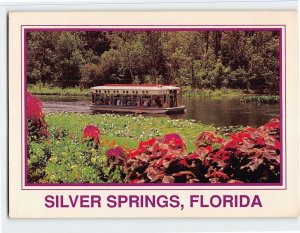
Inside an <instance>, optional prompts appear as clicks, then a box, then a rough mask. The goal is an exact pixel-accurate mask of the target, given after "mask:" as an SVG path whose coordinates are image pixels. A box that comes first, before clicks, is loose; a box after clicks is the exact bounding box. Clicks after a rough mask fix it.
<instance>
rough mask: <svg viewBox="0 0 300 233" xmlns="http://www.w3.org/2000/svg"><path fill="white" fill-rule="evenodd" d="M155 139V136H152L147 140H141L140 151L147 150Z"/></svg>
mask: <svg viewBox="0 0 300 233" xmlns="http://www.w3.org/2000/svg"><path fill="white" fill-rule="evenodd" d="M155 141H156V140H155V138H151V139H150V140H148V141H146V142H140V144H139V149H140V151H143V152H145V151H146V150H147V149H148V148H149V147H151V146H153V145H154V143H155Z"/></svg>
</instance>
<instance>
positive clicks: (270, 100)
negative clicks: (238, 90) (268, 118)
mask: <svg viewBox="0 0 300 233" xmlns="http://www.w3.org/2000/svg"><path fill="white" fill-rule="evenodd" d="M279 101H280V98H279V96H278V95H245V96H243V97H241V102H245V103H263V104H276V103H279Z"/></svg>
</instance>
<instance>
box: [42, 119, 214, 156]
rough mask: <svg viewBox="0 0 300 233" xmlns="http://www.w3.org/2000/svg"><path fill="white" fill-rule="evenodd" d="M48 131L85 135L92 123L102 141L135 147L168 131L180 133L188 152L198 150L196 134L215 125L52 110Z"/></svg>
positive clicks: (72, 135) (79, 136)
mask: <svg viewBox="0 0 300 233" xmlns="http://www.w3.org/2000/svg"><path fill="white" fill-rule="evenodd" d="M45 120H46V122H47V124H48V129H49V131H50V132H51V131H55V130H57V129H63V130H65V131H66V132H67V134H68V135H69V137H70V138H74V139H76V138H77V139H78V140H80V138H81V137H82V132H83V129H84V127H85V126H86V125H89V124H93V125H96V126H98V127H99V129H100V130H101V138H102V140H103V141H112V140H114V141H115V142H116V144H117V145H119V146H126V147H128V148H136V147H137V146H138V144H139V142H141V141H145V140H148V139H150V138H153V137H158V136H163V135H165V134H169V133H178V134H179V135H181V137H182V138H183V139H184V141H185V143H186V145H187V150H188V151H189V152H191V151H194V150H195V145H194V142H195V140H196V139H197V136H198V135H199V134H200V133H201V132H202V131H205V130H209V131H213V130H215V128H214V127H213V126H208V125H203V124H200V123H194V122H191V121H189V120H171V119H169V118H167V117H148V116H133V115H124V116H120V115H116V114H102V115H86V114H80V113H49V114H46V118H45Z"/></svg>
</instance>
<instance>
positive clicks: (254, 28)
mask: <svg viewBox="0 0 300 233" xmlns="http://www.w3.org/2000/svg"><path fill="white" fill-rule="evenodd" d="M30 26H31V27H41V28H24V27H30ZM66 26H67V27H73V28H66ZM210 26H214V28H210ZM42 27H55V28H42ZM87 27H97V28H87ZM109 27H114V28H109ZM118 27H122V28H118ZM126 27H139V28H126ZM147 27H148V28H147ZM149 27H151V28H149ZM180 27H184V28H180ZM201 27H202V28H201ZM225 27H226V28H225ZM283 29H284V35H283ZM208 30H209V31H279V82H280V85H279V93H280V143H281V148H283V146H284V148H285V161H284V166H285V174H283V164H282V163H281V166H280V183H247V184H242V185H241V184H227V183H226V184H223V183H222V184H210V183H204V184H185V183H180V184H161V183H149V184H119V183H109V184H107V183H94V184H90V183H75V184H32V183H28V182H27V173H28V164H27V162H28V160H27V153H26V151H27V124H24V122H26V108H25V107H24V106H23V102H22V99H23V100H25V93H26V88H27V82H26V73H27V65H26V63H25V62H26V57H27V54H26V46H27V45H26V36H27V32H29V31H53V32H58V31H208ZM23 33H24V34H23ZM23 35H24V40H22V38H23ZM283 36H284V38H285V40H284V42H285V43H284V48H285V49H284V52H285V53H284V59H286V25H21V84H22V85H21V136H23V139H24V142H25V143H23V141H22V140H21V151H22V152H23V149H24V152H25V169H24V164H23V155H22V153H21V190H162V191H163V190H286V189H287V177H286V173H287V170H286V167H287V156H286V154H287V153H286V151H287V147H286V122H282V119H283V118H282V112H283V109H282V108H283V105H282V101H283V99H282V97H283V96H282V84H283V81H284V82H285V85H284V87H285V88H286V63H285V69H284V70H285V75H284V80H283V69H282V59H283V54H282V50H283V43H282V40H283ZM23 49H24V53H23ZM23 56H24V67H22V64H23ZM23 75H24V81H23ZM284 93H285V96H284V101H285V105H284V107H285V109H284V112H285V118H286V90H285V92H284ZM24 103H25V101H24ZM24 105H25V104H24ZM23 107H24V111H23ZM283 123H284V127H283ZM283 128H284V131H285V140H284V143H285V144H284V145H283V140H282V139H283V134H282V130H283ZM281 151H283V150H281ZM282 158H283V154H282V153H281V154H280V161H283V160H282ZM283 175H284V178H285V186H284V188H283V189H279V188H276V189H272V188H268V189H266V188H265V189H264V188H253V189H243V188H233V187H249V186H268V187H281V186H282V185H283ZM23 182H24V184H25V185H24V186H25V187H48V188H39V189H38V188H34V189H33V188H32V189H29V188H24V187H23ZM91 186H92V187H98V188H93V189H91V188H90V189H88V188H68V189H61V188H51V189H50V188H49V187H91ZM155 186H156V187H172V188H151V189H149V188H147V187H155ZM105 187H124V188H105ZM126 187H138V188H126ZM143 187H144V188H143ZM176 187H187V188H184V189H182V188H181V189H179V188H176ZM192 187H195V188H192ZM196 187H197V188H196ZM205 187H206V188H205ZM209 187H228V188H222V189H211V188H209ZM229 187H231V188H229Z"/></svg>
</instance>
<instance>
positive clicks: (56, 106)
mask: <svg viewBox="0 0 300 233" xmlns="http://www.w3.org/2000/svg"><path fill="white" fill-rule="evenodd" d="M39 98H41V100H42V101H43V106H44V110H46V111H64V112H84V113H90V110H89V104H90V98H89V97H57V96H39ZM181 103H182V105H185V106H186V110H187V111H186V113H185V114H179V115H170V116H169V117H171V118H173V119H193V120H195V121H197V122H201V123H204V124H212V125H215V126H229V125H243V126H246V125H249V126H260V125H263V124H265V123H266V122H268V121H269V120H270V119H271V118H273V117H279V112H280V110H279V104H272V105H269V104H251V103H241V102H240V100H239V97H236V98H218V99H203V98H196V97H186V98H182V99H181Z"/></svg>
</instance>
